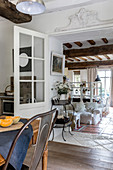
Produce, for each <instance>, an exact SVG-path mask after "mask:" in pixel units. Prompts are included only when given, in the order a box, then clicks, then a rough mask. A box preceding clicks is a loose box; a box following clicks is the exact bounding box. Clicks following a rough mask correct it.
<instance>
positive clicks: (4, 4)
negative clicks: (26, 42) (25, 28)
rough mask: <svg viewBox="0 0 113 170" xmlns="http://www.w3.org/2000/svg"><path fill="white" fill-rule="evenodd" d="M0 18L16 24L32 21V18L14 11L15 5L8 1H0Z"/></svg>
mask: <svg viewBox="0 0 113 170" xmlns="http://www.w3.org/2000/svg"><path fill="white" fill-rule="evenodd" d="M0 16H2V17H4V18H6V19H8V20H10V21H12V22H14V23H16V24H21V23H26V22H30V21H31V20H32V16H30V15H26V14H23V13H21V12H19V11H18V10H17V9H16V5H14V4H12V3H11V2H9V1H8V0H0Z"/></svg>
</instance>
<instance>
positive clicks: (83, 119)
mask: <svg viewBox="0 0 113 170" xmlns="http://www.w3.org/2000/svg"><path fill="white" fill-rule="evenodd" d="M72 104H73V106H74V113H77V114H80V123H84V124H93V125H96V124H97V123H98V122H99V121H100V120H101V119H102V106H101V105H100V104H97V103H96V102H86V103H83V102H73V103H72ZM66 110H67V112H68V114H69V115H71V114H74V113H73V110H72V107H71V106H69V105H67V106H66ZM73 121H74V116H73Z"/></svg>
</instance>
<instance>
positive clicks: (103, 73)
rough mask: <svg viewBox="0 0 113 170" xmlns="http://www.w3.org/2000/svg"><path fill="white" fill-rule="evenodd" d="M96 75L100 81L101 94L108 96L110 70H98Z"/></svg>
mask: <svg viewBox="0 0 113 170" xmlns="http://www.w3.org/2000/svg"><path fill="white" fill-rule="evenodd" d="M98 75H99V77H100V79H101V82H102V96H103V97H106V96H110V89H111V85H110V82H111V71H110V70H99V71H98Z"/></svg>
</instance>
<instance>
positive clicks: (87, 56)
mask: <svg viewBox="0 0 113 170" xmlns="http://www.w3.org/2000/svg"><path fill="white" fill-rule="evenodd" d="M87 58H88V59H90V60H92V61H95V59H94V58H92V57H90V56H87Z"/></svg>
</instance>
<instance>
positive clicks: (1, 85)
mask: <svg viewBox="0 0 113 170" xmlns="http://www.w3.org/2000/svg"><path fill="white" fill-rule="evenodd" d="M12 25H13V24H12V23H11V22H8V21H4V22H2V23H1V24H0V92H4V90H5V87H6V86H7V85H9V84H10V76H12V74H13V61H12V48H13V36H12V34H13V29H12V28H13V27H12Z"/></svg>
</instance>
